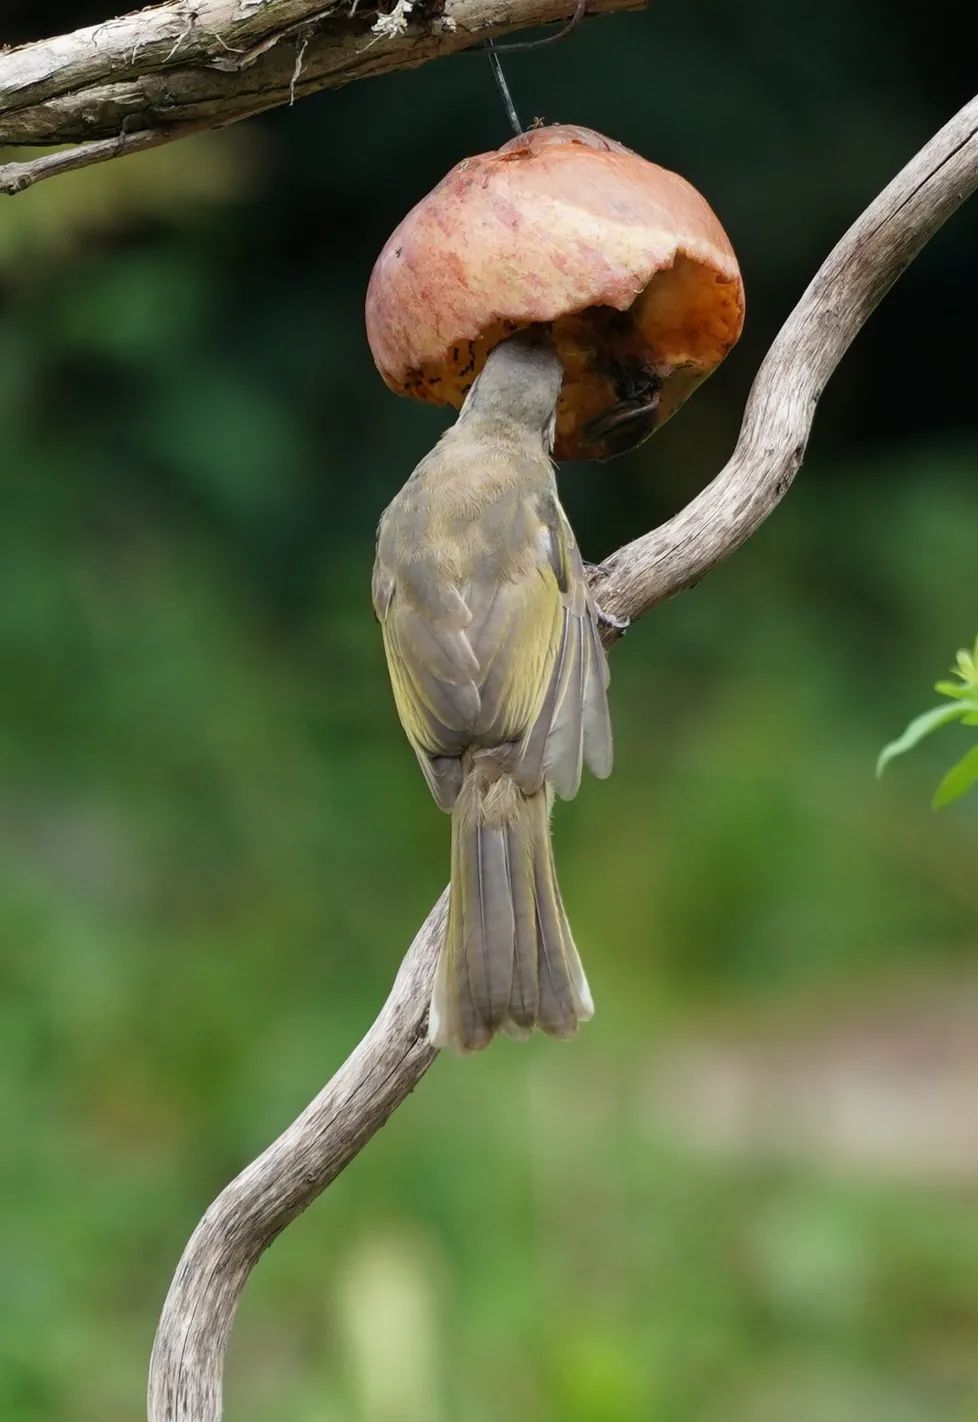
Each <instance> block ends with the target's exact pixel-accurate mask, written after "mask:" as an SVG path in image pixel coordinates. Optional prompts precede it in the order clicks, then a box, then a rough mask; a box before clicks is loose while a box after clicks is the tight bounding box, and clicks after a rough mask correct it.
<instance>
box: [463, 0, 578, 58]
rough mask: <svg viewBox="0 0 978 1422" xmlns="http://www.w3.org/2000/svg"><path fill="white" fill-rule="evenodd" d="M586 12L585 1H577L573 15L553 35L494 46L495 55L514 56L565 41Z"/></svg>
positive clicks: (489, 41)
mask: <svg viewBox="0 0 978 1422" xmlns="http://www.w3.org/2000/svg"><path fill="white" fill-rule="evenodd" d="M586 10H587V0H577V3H576V5H575V7H574V13H573V15H571V17H570V19H569V20H568V21H567V23H566V25H562V26H561V28H560V29H559V30H558V31H557V33H556V34H555V35H545V36H544V38H543V39H538V40H517V41H516V43H515V44H499V45H496V46H495V48H496V52H497V54H515V53H516V51H517V50H526V49H541V48H542V47H543V46H544V45H545V44H556V43H557V41H558V40H562V39H566V38H567V36H568V35H569V34H571V33H572V32H573V31H574V30H576V29H577V27H578V25H579V24H580V23H581V21H582V20H583V19H584V12H585V11H586ZM486 43H487V44H489V45H490V46H491V45H492V40H487V41H486Z"/></svg>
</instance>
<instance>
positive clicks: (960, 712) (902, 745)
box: [876, 701, 970, 776]
mask: <svg viewBox="0 0 978 1422" xmlns="http://www.w3.org/2000/svg"><path fill="white" fill-rule="evenodd" d="M969 709H970V708H969V707H968V706H966V705H964V704H963V703H962V702H960V701H953V702H952V703H951V704H950V705H949V706H947V705H945V706H933V707H932V708H931V709H930V711H925V712H923V714H922V715H920V716H917V717H915V718H914V720H912V721H911V722H910V725H909V726H908V727H907V729H906V730H905V731H904V733H903V735H902V736H898V737H897V739H896V740H895V741H890V744H889V745H887V746H884V747H883V749H882V750H881V751H880V755H879V760H877V762H876V774H877V776H880V775H882V774H883V771H884V770H885V769H886V767H887V766H888V765H889V763H890V761H891V760H895V759H896V757H897V756H898V755H905V754H906V752H907V751H908V750H913V748H914V746H915V745H918V744H919V743H920V742H921V741H922V740H923V739H924V737H925V736H929V735H930V733H931V731H936V730H937V729H938V728H939V727H941V726H948V725H950V723H951V722H952V721H958V720H960V719H961V717H962V716H966V715H967V714H968V711H969Z"/></svg>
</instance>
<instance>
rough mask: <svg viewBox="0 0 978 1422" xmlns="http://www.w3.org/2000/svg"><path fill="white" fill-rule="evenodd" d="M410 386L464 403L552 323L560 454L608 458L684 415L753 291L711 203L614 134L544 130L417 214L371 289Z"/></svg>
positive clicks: (395, 365)
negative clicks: (483, 374) (503, 348)
mask: <svg viewBox="0 0 978 1422" xmlns="http://www.w3.org/2000/svg"><path fill="white" fill-rule="evenodd" d="M366 321H367V338H368V340H369V342H370V349H371V351H372V352H373V356H374V360H375V361H376V363H377V368H378V370H379V371H380V373H381V375H382V376H383V377H384V380H385V381H386V382H387V384H388V385H389V386H390V388H391V389H392V390H395V391H397V392H398V393H399V394H404V395H411V396H413V397H414V398H415V399H419V400H427V401H429V402H431V403H434V404H438V405H451V406H454V407H455V408H456V409H457V408H459V407H460V406H461V404H462V401H463V400H464V398H465V394H466V391H467V390H468V389H469V387H470V385H471V384H472V381H473V380H474V379H475V377H476V375H477V374H478V373H479V371H480V370H481V369H482V366H483V364H484V362H485V359H486V356H487V355H488V353H489V352H490V351H491V350H492V349H493V347H494V346H495V345H497V344H498V343H499V341H501V340H504V339H505V338H506V337H507V336H509V335H512V334H513V332H514V331H517V330H522V329H524V328H526V327H528V326H533V325H541V326H545V327H547V328H548V329H549V330H550V331H551V333H552V335H553V338H554V340H555V342H556V346H557V351H558V353H559V355H560V358H561V361H562V362H563V366H564V372H565V375H564V384H563V389H562V391H561V397H560V403H559V405H558V409H557V441H556V449H555V453H556V456H557V458H559V459H607V458H609V457H611V456H612V455H615V454H620V453H623V452H624V451H625V450H626V449H630V448H633V447H634V446H635V445H636V444H638V443H640V441H641V440H643V439H645V438H646V437H647V436H648V435H650V434H651V433H652V431H653V430H654V429H656V428H658V426H659V425H661V424H662V423H663V422H664V421H665V420H667V419H668V418H669V416H670V415H671V414H673V413H674V411H675V410H677V409H678V408H679V406H680V405H681V404H682V402H683V401H684V400H685V399H686V397H687V396H688V395H690V394H691V393H692V392H693V390H695V388H696V386H697V385H699V384H700V382H701V381H703V380H705V379H706V377H707V376H708V375H709V374H710V373H711V372H712V371H713V370H714V369H715V368H716V367H717V366H718V365H719V364H720V362H721V361H722V360H723V358H724V356H725V355H726V354H727V352H728V351H729V350H730V349H731V347H732V346H733V345H735V343H736V341H737V339H738V337H739V336H740V332H741V328H742V326H743V322H744V288H743V283H742V282H741V279H740V270H739V268H738V266H737V259H736V257H735V256H734V252H733V248H732V247H731V245H730V242H729V240H728V238H727V235H726V233H725V232H724V230H723V228H722V227H721V226H720V223H719V222H718V220H717V218H716V216H715V215H714V213H713V211H712V210H711V208H710V207H709V206H708V204H707V203H706V201H705V200H704V198H702V197H701V196H700V194H699V193H698V192H697V191H696V189H695V188H693V187H692V186H691V185H690V184H689V183H687V182H686V180H685V178H681V177H679V175H678V174H676V173H670V172H669V171H668V170H667V169H665V168H660V167H657V165H656V164H654V163H650V162H648V161H647V160H646V159H644V158H641V157H639V155H638V154H637V153H633V152H632V151H631V150H630V149H628V148H625V147H623V146H622V145H621V144H620V143H616V142H614V140H613V139H610V138H604V137H602V135H601V134H599V133H594V132H593V131H592V130H591V129H586V128H577V127H573V126H571V125H555V126H553V127H550V128H537V129H531V130H530V131H529V132H527V133H524V134H521V135H520V136H519V137H518V138H514V139H511V140H510V142H509V143H507V144H505V145H504V146H503V147H502V148H500V149H499V150H498V151H496V152H494V153H484V154H480V155H479V156H478V157H475V158H466V159H464V160H463V162H461V163H459V164H458V165H457V166H456V167H455V168H453V169H452V171H451V172H450V173H449V174H448V175H447V177H445V178H443V179H442V181H441V182H440V183H439V184H438V186H437V187H436V188H435V189H434V190H433V191H432V192H430V193H429V194H428V196H427V197H426V198H423V199H422V200H421V202H419V203H418V204H417V206H416V207H414V208H413V209H412V210H411V212H409V213H408V215H407V217H406V218H405V219H404V221H403V222H402V223H401V224H400V226H399V227H398V228H397V229H396V231H395V232H394V233H393V235H392V236H391V237H390V239H389V241H388V242H387V244H386V246H385V247H384V250H383V251H382V252H381V254H380V256H379V257H378V259H377V263H376V265H375V267H374V270H373V274H372V276H371V278H370V285H369V287H368V289H367V307H366Z"/></svg>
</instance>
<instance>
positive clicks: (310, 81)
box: [0, 0, 645, 194]
mask: <svg viewBox="0 0 978 1422" xmlns="http://www.w3.org/2000/svg"><path fill="white" fill-rule="evenodd" d="M383 3H385V4H387V3H390V0H383ZM644 3H645V0H588V4H587V14H589V15H598V14H608V13H611V12H613V11H619V10H636V9H641V8H642V6H643V4H644ZM574 9H575V7H574V0H396V3H393V8H392V9H390V10H389V11H386V12H385V11H383V10H381V9H380V8H379V6H378V0H362V3H361V0H169V3H167V4H163V5H154V6H151V7H150V8H149V9H147V10H138V11H135V12H134V13H132V14H129V15H121V16H119V18H118V19H114V20H109V21H107V22H106V23H105V24H102V25H90V26H88V27H87V28H85V29H82V30H76V31H75V32H74V34H70V35H61V36H59V37H57V38H56V39H50V40H41V41H39V42H38V43H36V44H31V45H24V46H23V47H21V48H19V49H11V50H7V51H0V147H2V146H3V145H5V144H6V145H9V146H14V147H16V146H44V145H57V144H65V143H71V144H78V145H81V147H80V148H79V150H78V151H77V152H75V153H73V154H71V155H63V156H62V162H61V164H60V165H57V166H56V165H54V164H53V163H52V160H51V159H46V158H40V159H36V160H33V161H32V160H27V161H25V162H22V163H8V164H7V165H5V166H0V192H5V193H9V194H13V193H17V192H21V191H22V190H23V189H24V188H26V187H29V186H30V185H31V183H34V182H39V181H40V180H41V179H42V178H45V177H51V176H54V174H55V173H58V172H64V171H66V170H67V169H68V168H79V167H85V166H87V164H88V163H99V162H104V161H105V159H106V158H113V157H116V156H118V155H120V154H122V153H125V152H132V151H134V150H135V149H137V148H150V147H155V146H156V145H157V144H160V143H168V142H170V141H172V140H173V139H176V138H182V137H184V136H185V135H186V134H189V133H192V132H198V131H199V130H200V129H205V128H219V127H222V126H224V125H226V124H229V123H235V122H236V121H237V120H238V119H242V118H247V117H249V116H250V115H251V114H257V113H261V112H262V111H263V110H265V109H271V108H275V107H276V106H277V105H280V104H291V103H293V102H294V101H295V100H296V99H297V98H303V97H305V96H306V95H307V94H314V93H316V91H317V90H319V89H327V88H333V87H336V86H337V85H340V84H349V83H350V82H351V81H352V80H354V79H365V78H368V77H370V76H371V75H374V74H386V73H389V72H390V71H391V70H394V69H406V68H414V67H416V66H417V65H419V64H425V63H427V61H428V60H429V59H437V58H439V57H441V56H442V55H449V54H457V53H459V52H460V51H461V50H465V49H470V48H471V47H472V46H473V45H475V44H480V43H481V42H483V41H484V40H487V39H496V38H498V37H499V36H501V35H507V34H511V33H512V32H513V31H514V30H523V29H527V28H530V27H532V26H535V25H546V24H550V23H552V22H554V21H557V20H567V19H569V18H570V17H571V16H572V15H573V14H574ZM96 140H103V141H107V140H115V141H116V142H117V143H118V147H117V148H113V147H112V146H111V144H109V143H108V142H103V145H102V146H101V147H98V148H97V147H96V146H95V141H96ZM82 155H85V156H82Z"/></svg>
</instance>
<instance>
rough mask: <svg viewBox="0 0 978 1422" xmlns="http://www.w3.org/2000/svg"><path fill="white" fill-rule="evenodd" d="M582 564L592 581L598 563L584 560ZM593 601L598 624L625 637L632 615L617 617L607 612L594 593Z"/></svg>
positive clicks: (589, 580) (589, 579) (586, 574)
mask: <svg viewBox="0 0 978 1422" xmlns="http://www.w3.org/2000/svg"><path fill="white" fill-rule="evenodd" d="M581 566H582V567H583V569H584V573H585V576H586V577H587V580H588V582H591V580H592V578H593V576H594V574H595V573H596V572H597V571H598V565H597V563H585V562H583V560H582V564H581ZM591 601H592V602H593V603H594V616H595V618H596V619H597V623H598V626H599V627H610V628H611V630H612V631H613V632H617V633H618V634H619V636H622V637H623V636H624V635H625V633H626V632H627V631H628V629H629V627H631V625H632V619H631V618H630V617H617V616H616V615H615V614H614V613H613V612H605V610H604V608H603V607H602V606H601V604H600V603H599V602H598V600H597V598H596V597H594V595H593V594H592V597H591Z"/></svg>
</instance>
